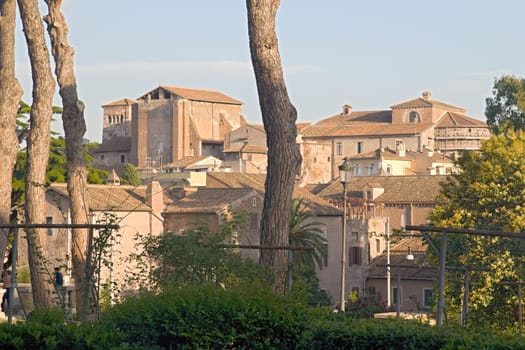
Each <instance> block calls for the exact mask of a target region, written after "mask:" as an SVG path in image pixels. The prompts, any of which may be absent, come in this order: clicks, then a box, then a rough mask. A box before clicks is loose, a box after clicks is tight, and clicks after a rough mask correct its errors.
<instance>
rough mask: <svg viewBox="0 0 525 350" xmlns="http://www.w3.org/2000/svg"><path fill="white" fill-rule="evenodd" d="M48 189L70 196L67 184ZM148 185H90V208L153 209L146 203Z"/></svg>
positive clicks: (55, 184)
mask: <svg viewBox="0 0 525 350" xmlns="http://www.w3.org/2000/svg"><path fill="white" fill-rule="evenodd" d="M48 191H53V192H56V193H58V194H60V195H61V196H63V197H66V198H67V197H69V195H68V192H67V185H66V184H62V183H60V184H59V183H54V184H51V185H50V186H49V190H48ZM145 196H146V186H138V187H134V186H124V185H120V186H111V185H88V187H87V204H88V208H89V209H91V210H95V211H151V207H150V206H148V205H147V204H146V203H145Z"/></svg>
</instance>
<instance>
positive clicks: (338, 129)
mask: <svg viewBox="0 0 525 350" xmlns="http://www.w3.org/2000/svg"><path fill="white" fill-rule="evenodd" d="M430 128H433V124H432V123H417V124H410V125H408V124H401V123H400V124H386V123H363V124H346V125H339V126H334V127H325V126H322V127H319V128H318V127H316V126H315V125H314V126H312V127H310V128H308V129H306V130H304V136H307V137H345V136H363V135H384V136H387V135H410V134H419V133H421V132H423V131H425V130H427V129H430Z"/></svg>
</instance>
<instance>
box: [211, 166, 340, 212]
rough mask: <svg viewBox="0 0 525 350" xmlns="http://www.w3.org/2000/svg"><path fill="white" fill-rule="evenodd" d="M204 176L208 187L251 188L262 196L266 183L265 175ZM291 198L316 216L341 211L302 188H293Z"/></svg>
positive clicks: (224, 174) (222, 174)
mask: <svg viewBox="0 0 525 350" xmlns="http://www.w3.org/2000/svg"><path fill="white" fill-rule="evenodd" d="M206 176H207V177H208V178H209V179H210V180H208V179H207V180H206V181H207V186H208V187H210V186H216V187H219V186H224V187H227V188H253V189H254V190H256V191H258V192H259V193H261V194H264V191H265V188H264V182H265V181H266V174H243V173H226V172H208V173H207V175H206ZM212 180H213V181H212ZM293 198H294V199H302V200H303V202H304V203H305V204H306V205H307V206H308V208H309V209H310V210H311V211H312V212H313V213H315V214H316V215H326V216H331V215H337V216H338V215H341V211H340V210H339V209H338V208H336V207H335V206H333V205H332V204H330V203H328V202H327V201H326V200H324V199H322V198H321V197H318V196H316V195H314V194H313V193H311V192H309V191H307V190H306V189H304V188H301V187H298V186H295V188H294V192H293Z"/></svg>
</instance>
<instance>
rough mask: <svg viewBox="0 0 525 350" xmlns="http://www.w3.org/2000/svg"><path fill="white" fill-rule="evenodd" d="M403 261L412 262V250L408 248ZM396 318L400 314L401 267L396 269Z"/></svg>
mask: <svg viewBox="0 0 525 350" xmlns="http://www.w3.org/2000/svg"><path fill="white" fill-rule="evenodd" d="M405 260H408V261H414V254H412V249H411V248H410V247H408V253H407V255H406V256H405ZM396 311H397V312H396V316H397V317H399V315H400V313H401V267H398V269H397V305H396Z"/></svg>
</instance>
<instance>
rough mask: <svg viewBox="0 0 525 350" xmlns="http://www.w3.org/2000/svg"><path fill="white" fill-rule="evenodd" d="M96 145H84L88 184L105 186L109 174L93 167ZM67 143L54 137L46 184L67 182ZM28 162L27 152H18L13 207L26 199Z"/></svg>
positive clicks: (23, 150) (50, 148) (14, 172)
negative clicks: (90, 151)
mask: <svg viewBox="0 0 525 350" xmlns="http://www.w3.org/2000/svg"><path fill="white" fill-rule="evenodd" d="M95 146H96V144H94V143H87V144H85V145H84V157H85V159H86V162H87V164H88V183H90V184H103V183H104V182H105V180H106V178H107V177H108V176H109V174H108V173H107V172H106V171H104V170H101V169H97V168H93V167H91V164H92V163H93V162H94V158H93V157H92V156H91V155H90V154H89V150H90V149H91V148H93V147H95ZM65 147H66V143H65V140H64V138H63V137H58V138H55V137H52V138H51V143H50V147H49V162H48V164H47V170H46V184H50V183H52V182H60V183H64V182H66V181H67V169H66V156H65ZM26 161H27V152H26V150H25V149H22V150H20V151H19V152H18V156H17V160H16V164H15V169H14V171H13V192H12V205H13V206H16V205H19V204H22V202H23V201H24V198H25V191H24V189H25V168H26Z"/></svg>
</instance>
